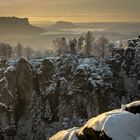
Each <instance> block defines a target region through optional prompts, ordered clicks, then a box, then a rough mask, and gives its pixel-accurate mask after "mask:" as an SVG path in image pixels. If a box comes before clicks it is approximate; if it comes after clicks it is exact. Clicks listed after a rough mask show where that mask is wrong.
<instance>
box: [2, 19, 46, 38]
mask: <svg viewBox="0 0 140 140" xmlns="http://www.w3.org/2000/svg"><path fill="white" fill-rule="evenodd" d="M0 30H1V32H0V34H1V35H2V36H5V35H6V36H7V35H37V34H39V33H43V32H45V30H44V29H42V28H39V27H36V26H32V25H31V24H30V23H29V20H28V18H17V17H0Z"/></svg>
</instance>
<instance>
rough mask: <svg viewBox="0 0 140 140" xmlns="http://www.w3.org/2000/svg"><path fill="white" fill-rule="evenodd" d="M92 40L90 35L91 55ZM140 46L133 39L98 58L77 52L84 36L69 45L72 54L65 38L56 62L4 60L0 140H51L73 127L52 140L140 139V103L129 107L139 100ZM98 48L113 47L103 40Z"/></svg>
mask: <svg viewBox="0 0 140 140" xmlns="http://www.w3.org/2000/svg"><path fill="white" fill-rule="evenodd" d="M93 41H94V38H92V34H91V33H90V32H89V33H88V34H87V38H86V44H85V46H86V47H87V48H88V49H89V50H90V49H91V48H90V46H91V45H92V43H93ZM139 42H140V39H139V38H138V39H135V40H129V41H128V46H127V48H120V47H118V46H117V45H116V46H115V44H114V46H113V47H112V45H111V47H112V48H111V49H110V50H109V51H106V52H103V54H101V55H99V56H101V57H96V56H94V55H92V54H89V55H88V53H90V51H89V50H87V54H81V53H79V52H78V53H77V50H76V49H75V47H77V46H78V47H79V49H80V48H81V46H82V45H83V37H82V36H81V37H80V38H79V40H78V41H76V39H73V40H70V42H68V44H69V46H70V48H69V49H70V50H69V51H65V50H63V49H65V47H68V46H67V43H66V40H65V38H61V39H57V40H56V42H55V43H57V45H59V47H61V45H62V48H61V49H60V53H61V55H58V56H57V57H56V56H54V57H46V58H38V59H30V60H26V59H25V58H20V59H1V61H0V110H1V114H0V128H1V129H0V140H9V139H12V140H48V139H49V138H50V137H51V136H52V135H54V134H55V133H56V132H58V131H60V130H63V129H69V128H72V127H74V126H76V127H75V128H72V129H70V130H66V131H61V132H60V133H58V134H56V135H55V136H56V138H55V136H54V137H52V138H51V139H50V140H63V139H64V138H65V137H67V136H69V139H68V138H66V140H87V139H88V140H90V139H91V140H92V139H93V134H94V137H95V135H97V136H100V135H102V137H101V138H99V137H97V138H96V137H95V138H94V139H97V140H98V139H99V140H100V139H102V138H103V137H104V139H105V140H108V139H113V140H124V139H126V140H127V139H128V140H136V139H139V137H140V136H139V132H138V130H139V128H140V123H139V121H140V120H139V113H140V111H139V102H135V103H132V104H127V103H129V102H132V101H136V100H139V99H140V94H139V92H140V73H139V70H140V57H139V56H140V45H139V44H140V43H139ZM98 43H99V44H100V43H102V45H103V47H102V51H103V50H104V49H105V48H104V47H106V45H109V44H107V43H108V40H106V38H103V37H102V38H101V39H100V42H98ZM96 45H97V44H96ZM96 47H97V46H96ZM97 50H98V49H97ZM105 54H106V55H105ZM107 54H108V55H107ZM122 104H124V105H122ZM125 104H127V105H125ZM121 105H122V108H121V109H119V110H115V111H114V110H113V111H111V112H107V111H110V110H112V109H116V108H120V107H121ZM103 112H107V113H104V114H101V113H103ZM99 114H101V115H100V116H98V115H99ZM94 117H95V118H94ZM91 118H92V119H91ZM89 119H91V120H89ZM87 120H89V121H88V122H87ZM85 122H87V123H85ZM84 124H85V125H84ZM123 124H124V125H123ZM83 125H84V127H81V126H83ZM88 126H89V127H88ZM110 126H111V127H110ZM77 127H80V128H77ZM90 128H91V129H90ZM127 128H129V129H127ZM121 130H122V131H121ZM89 133H91V135H89ZM118 135H119V136H118ZM86 136H87V137H88V138H86ZM116 136H117V137H116ZM94 139H93V140H94Z"/></svg>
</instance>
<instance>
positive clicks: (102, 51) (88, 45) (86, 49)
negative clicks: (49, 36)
mask: <svg viewBox="0 0 140 140" xmlns="http://www.w3.org/2000/svg"><path fill="white" fill-rule="evenodd" d="M53 43H54V45H55V47H56V52H57V55H58V56H59V55H61V54H62V53H64V52H69V53H72V54H78V55H85V56H91V55H95V56H98V57H103V58H104V57H105V56H106V55H107V54H108V52H109V51H110V52H111V49H112V48H113V46H114V45H113V44H112V43H110V41H109V39H108V38H106V37H105V36H102V37H100V38H98V39H95V37H94V36H93V34H92V32H90V31H88V32H87V33H86V34H85V35H84V36H80V37H79V38H73V39H70V40H66V38H65V37H62V38H57V39H55V40H54V41H53Z"/></svg>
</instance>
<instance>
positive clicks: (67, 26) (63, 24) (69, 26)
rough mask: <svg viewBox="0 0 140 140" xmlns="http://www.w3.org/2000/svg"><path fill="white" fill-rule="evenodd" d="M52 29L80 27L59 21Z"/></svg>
mask: <svg viewBox="0 0 140 140" xmlns="http://www.w3.org/2000/svg"><path fill="white" fill-rule="evenodd" d="M51 28H55V29H63V28H78V26H77V25H76V24H74V23H72V22H66V21H58V22H56V24H54V25H52V26H51Z"/></svg>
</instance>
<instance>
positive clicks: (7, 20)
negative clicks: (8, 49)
mask: <svg viewBox="0 0 140 140" xmlns="http://www.w3.org/2000/svg"><path fill="white" fill-rule="evenodd" d="M0 25H6V26H8V25H14V26H16V25H29V21H28V18H17V17H0Z"/></svg>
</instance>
